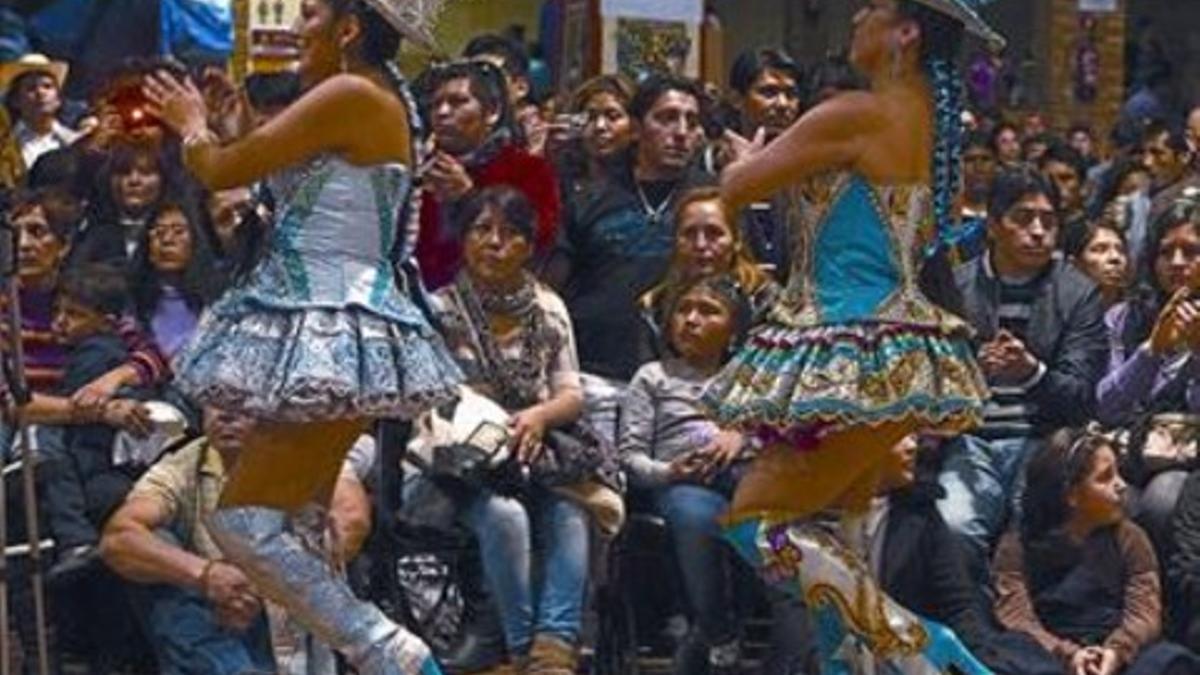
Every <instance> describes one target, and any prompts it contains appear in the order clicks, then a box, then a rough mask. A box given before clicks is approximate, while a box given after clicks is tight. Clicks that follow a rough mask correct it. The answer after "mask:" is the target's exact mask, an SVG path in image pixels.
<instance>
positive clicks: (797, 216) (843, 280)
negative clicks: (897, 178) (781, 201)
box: [769, 172, 967, 332]
mask: <svg viewBox="0 0 1200 675" xmlns="http://www.w3.org/2000/svg"><path fill="white" fill-rule="evenodd" d="M789 201H790V208H791V213H790V217H789V221H790V223H791V227H792V233H791V235H792V241H793V245H794V250H793V254H792V271H791V275H790V276H789V282H788V286H787V288H786V289H785V290H784V292H783V294H782V296H781V298H780V301H779V302H778V303H777V304H776V306H775V308H774V309H773V310H772V312H771V314H770V316H769V319H770V320H771V321H772V322H773V323H776V324H781V325H784V326H787V327H791V328H808V327H815V326H819V325H827V324H844V323H863V322H867V323H869V322H887V323H902V324H909V325H919V326H931V327H938V328H941V329H943V330H945V331H946V332H958V331H966V330H967V326H966V324H965V323H964V322H963V321H962V320H961V319H959V318H958V317H956V316H954V315H952V314H950V313H948V312H945V311H943V310H942V309H940V308H939V307H937V306H935V305H934V304H933V303H931V302H930V301H929V300H928V299H927V298H926V297H925V296H924V295H923V294H922V293H921V291H920V290H919V288H918V278H919V275H920V265H921V259H922V255H923V251H924V250H925V248H926V246H927V245H928V243H929V242H931V241H932V240H933V238H934V231H935V227H934V218H933V208H932V191H931V190H930V188H929V186H928V185H925V184H911V185H895V186H876V185H873V184H871V183H870V182H868V181H867V180H866V179H865V178H863V177H862V176H860V175H858V174H855V173H849V172H843V173H834V174H828V175H825V176H821V177H818V178H815V179H813V180H810V181H808V182H807V183H806V184H804V185H802V186H800V187H798V188H796V189H794V190H793V191H792V194H791V198H790V200H789Z"/></svg>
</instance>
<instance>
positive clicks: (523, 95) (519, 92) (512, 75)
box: [463, 33, 533, 110]
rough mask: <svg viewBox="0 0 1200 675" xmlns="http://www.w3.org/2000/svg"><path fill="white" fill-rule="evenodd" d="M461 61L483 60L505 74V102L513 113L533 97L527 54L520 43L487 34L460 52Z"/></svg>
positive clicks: (468, 44)
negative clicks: (531, 95)
mask: <svg viewBox="0 0 1200 675" xmlns="http://www.w3.org/2000/svg"><path fill="white" fill-rule="evenodd" d="M463 57H464V58H468V59H483V60H485V61H487V62H489V63H491V64H492V65H494V66H496V67H497V68H499V69H500V70H501V71H502V72H503V73H504V80H505V84H506V86H507V88H508V100H509V103H510V104H512V107H513V110H517V109H518V108H519V107H520V106H521V104H523V103H525V102H526V101H528V100H529V96H530V94H532V93H533V85H532V83H531V82H530V79H529V54H528V52H526V50H525V47H524V46H523V45H521V44H520V43H518V42H515V41H514V40H511V39H509V38H506V37H504V36H503V35H496V34H494V33H487V34H484V35H479V36H476V37H474V38H472V39H471V41H470V42H468V43H467V46H466V47H464V48H463Z"/></svg>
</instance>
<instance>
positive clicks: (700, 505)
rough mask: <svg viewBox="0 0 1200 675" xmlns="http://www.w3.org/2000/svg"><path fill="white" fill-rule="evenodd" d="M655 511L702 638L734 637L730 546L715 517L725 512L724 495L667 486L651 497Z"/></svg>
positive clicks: (696, 487) (717, 640)
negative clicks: (667, 535)
mask: <svg viewBox="0 0 1200 675" xmlns="http://www.w3.org/2000/svg"><path fill="white" fill-rule="evenodd" d="M654 508H655V509H656V510H657V511H658V514H659V515H660V516H662V517H663V519H665V520H666V521H667V529H668V530H669V531H670V534H671V542H672V545H673V546H674V549H675V560H676V561H677V564H678V565H679V571H680V575H681V576H682V578H683V588H684V594H685V595H686V596H687V600H688V605H689V606H690V608H691V610H692V612H693V615H694V617H695V621H696V624H697V625H699V627H700V631H701V632H702V633H703V635H704V639H705V640H706V641H707V642H708V644H710V645H720V644H725V643H727V642H729V641H730V640H733V639H734V638H736V637H737V635H738V617H736V616H735V615H734V613H733V612H731V611H730V602H729V596H730V590H729V561H730V560H731V553H732V552H733V551H732V549H730V547H729V545H728V544H726V543H725V540H724V538H723V537H722V529H721V524H720V522H719V520H718V519H719V518H720V517H721V516H722V515H724V513H725V512H726V511H727V510H728V508H729V500H728V499H727V498H726V497H725V495H723V494H721V493H720V492H717V491H715V490H711V489H709V488H706V487H701V486H699V485H687V484H679V485H670V486H667V487H664V488H660V489H659V490H658V491H657V492H656V493H655V495H654Z"/></svg>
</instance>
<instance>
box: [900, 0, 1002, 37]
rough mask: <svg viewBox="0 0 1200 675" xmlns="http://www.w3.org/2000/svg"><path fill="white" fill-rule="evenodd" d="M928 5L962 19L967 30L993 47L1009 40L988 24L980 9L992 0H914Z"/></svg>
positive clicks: (959, 19)
mask: <svg viewBox="0 0 1200 675" xmlns="http://www.w3.org/2000/svg"><path fill="white" fill-rule="evenodd" d="M912 1H913V2H917V3H920V4H922V5H925V6H926V7H928V8H930V9H933V10H936V11H938V12H941V13H942V14H945V15H947V16H950V17H953V18H954V19H957V20H958V21H960V22H961V23H962V24H963V26H965V27H966V29H967V32H968V33H970V34H972V35H974V36H976V37H979V38H980V39H983V40H985V41H987V43H988V44H989V45H991V46H993V47H996V48H1000V49H1002V48H1003V47H1004V45H1005V44H1007V42H1008V41H1007V40H1005V39H1004V36H1003V35H1001V34H1000V33H998V32H996V29H994V28H992V27H991V26H989V25H988V23H987V22H986V21H984V20H983V17H981V16H980V15H979V10H980V9H981V8H982V7H983V6H984V5H987V4H989V2H990V0H912Z"/></svg>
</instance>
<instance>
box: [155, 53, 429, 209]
mask: <svg viewBox="0 0 1200 675" xmlns="http://www.w3.org/2000/svg"><path fill="white" fill-rule="evenodd" d="M145 91H146V95H147V96H148V97H149V98H150V100H151V101H152V102H153V103H154V105H155V111H154V112H155V114H156V115H157V116H158V117H159V118H160V119H161V120H162V121H163V122H164V123H165V124H166V125H167V126H168V127H170V128H171V129H172V130H173V131H175V132H176V133H178V134H179V136H180V137H181V138H183V140H184V160H185V162H186V163H187V167H188V169H189V170H190V171H191V172H192V174H193V175H195V176H196V177H197V178H198V179H199V180H200V181H201V182H202V183H204V185H205V187H207V188H209V189H210V190H225V189H228V188H233V187H239V186H242V185H249V184H250V183H252V182H254V181H256V180H260V179H262V178H264V177H266V176H268V175H270V174H271V173H274V172H276V171H279V170H281V169H284V168H286V167H289V166H297V165H300V164H303V163H305V162H307V161H308V160H310V159H312V158H313V157H316V156H317V155H320V154H324V153H333V154H337V155H340V156H341V157H343V158H344V159H346V160H347V161H349V162H350V163H352V164H363V165H366V164H374V163H379V162H384V161H395V162H399V163H402V164H408V163H409V160H410V159H411V157H410V154H411V150H410V148H411V143H410V140H409V128H408V119H407V115H406V114H404V111H403V110H400V109H399V107H400V106H401V104H400V103H399V102H398V101H396V100H393V99H391V98H390V97H389V96H388V94H387V93H386V92H385V91H384V90H382V89H381V88H380V87H379V86H378V85H377V84H376V83H374V82H372V81H371V80H370V79H368V78H367V77H363V76H361V75H351V74H344V75H335V76H333V77H330V78H328V79H326V80H323V81H322V82H320V83H319V84H317V85H316V86H314V87H313V88H312V89H310V90H309V91H308V92H307V93H305V94H304V95H303V96H301V97H300V99H299V100H297V101H296V102H295V103H294V104H292V105H290V106H288V107H287V108H286V109H285V110H284V111H283V112H281V113H280V114H279V115H278V116H276V117H274V118H272V119H271V120H270V121H268V122H267V123H266V124H263V125H262V126H261V127H259V128H257V129H255V130H253V131H251V132H250V133H248V134H246V135H245V136H244V137H242V138H241V139H239V140H237V141H234V142H233V143H230V144H228V145H220V144H219V142H218V140H217V137H216V134H214V133H213V132H212V131H211V130H210V129H209V128H208V121H207V120H208V112H207V109H206V106H205V103H204V97H203V95H202V94H201V93H200V91H199V90H197V89H196V87H195V85H193V84H192V82H191V81H190V80H185V81H182V82H181V81H179V80H176V79H175V78H173V77H172V76H171V75H169V74H167V73H164V72H159V73H157V74H156V75H154V76H151V77H148V78H147V79H146V83H145ZM368 130H369V132H368Z"/></svg>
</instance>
